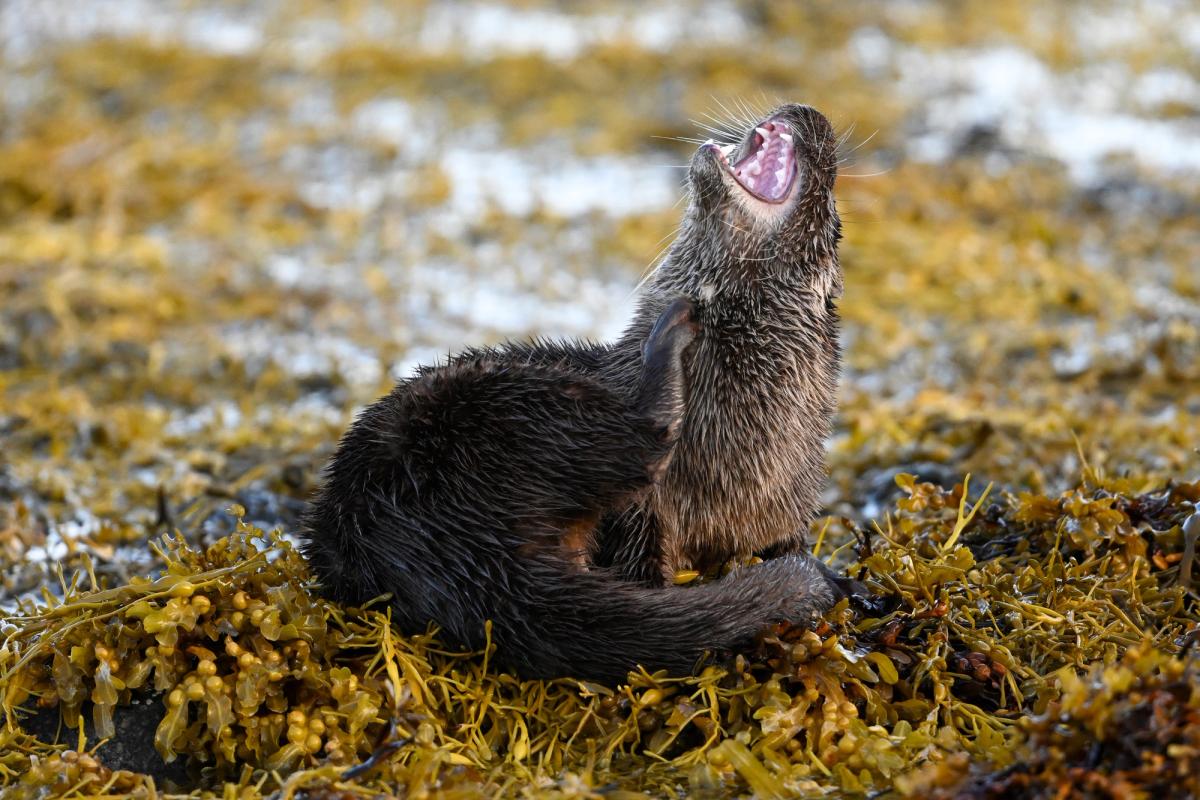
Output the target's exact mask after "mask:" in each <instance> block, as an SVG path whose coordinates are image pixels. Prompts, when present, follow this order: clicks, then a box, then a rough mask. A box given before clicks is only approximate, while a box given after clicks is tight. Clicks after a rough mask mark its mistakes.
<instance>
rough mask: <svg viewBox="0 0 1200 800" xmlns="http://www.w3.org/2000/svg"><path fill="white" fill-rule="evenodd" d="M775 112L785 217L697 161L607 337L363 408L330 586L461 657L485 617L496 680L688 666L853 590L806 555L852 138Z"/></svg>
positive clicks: (490, 358) (318, 540) (475, 366)
mask: <svg viewBox="0 0 1200 800" xmlns="http://www.w3.org/2000/svg"><path fill="white" fill-rule="evenodd" d="M769 118H773V119H776V120H783V121H786V122H787V124H788V125H789V126H790V127H791V129H792V131H793V133H794V137H795V141H794V146H795V149H796V157H797V169H798V170H799V172H798V174H797V177H796V181H797V184H796V186H795V189H794V194H793V196H792V199H791V201H789V202H792V203H794V205H792V206H787V207H786V208H781V209H772V210H771V211H772V214H767V215H763V214H760V213H758V212H757V211H756V210H755V208H754V207H752V206H748V205H746V204H744V203H742V202H741V201H740V200H739V195H738V194H737V193H738V189H737V188H736V187H735V185H734V184H732V183H731V179H730V178H729V177H728V176H727V174H724V173H723V168H722V167H721V165H720V163H719V160H718V157H717V155H716V151H715V149H714V148H711V147H701V148H700V150H699V151H698V152H697V153H696V155H695V156H694V157H693V159H692V164H691V167H690V170H689V195H690V200H691V202H690V205H689V208H688V211H687V213H686V216H685V219H684V224H683V226H682V229H681V233H680V235H679V237H678V239H677V240H676V241H675V243H674V244H673V245H672V246H671V248H670V250H669V252H668V255H667V257H666V258H665V259H664V261H663V263H662V264H661V265H660V266H659V267H658V269H657V270H656V271H655V273H654V274H653V276H652V277H651V278H650V280H649V281H647V282H646V283H645V284H644V286H643V287H642V291H641V297H640V300H639V305H638V310H637V312H636V314H635V316H634V319H633V321H632V322H631V323H630V325H629V327H628V329H627V330H626V332H625V334H624V335H623V336H622V337H621V338H620V339H619V340H618V341H617V342H614V343H612V344H608V345H591V344H586V343H574V342H566V343H555V342H533V343H512V344H508V345H504V346H501V347H498V348H491V349H480V350H470V351H467V352H466V353H464V354H462V355H460V356H457V357H455V358H453V359H451V360H450V362H449V363H447V364H445V365H443V366H440V367H436V368H423V369H421V370H419V371H418V373H417V374H416V375H414V376H413V377H412V378H410V379H408V380H405V381H402V382H401V383H400V384H399V385H397V387H396V388H395V389H394V390H393V391H392V393H391V394H389V395H387V396H386V397H384V398H382V399H381V400H379V401H378V402H377V403H375V404H374V405H373V406H371V407H370V408H368V409H367V410H366V411H364V412H363V414H362V415H361V416H360V417H359V418H358V419H357V420H356V421H355V423H354V424H353V425H352V426H351V428H350V430H349V431H348V432H347V433H346V435H345V436H344V437H343V439H342V442H341V444H340V445H339V447H338V451H337V453H336V455H335V457H334V459H333V461H332V463H331V464H330V467H329V469H328V471H327V474H326V480H325V484H324V486H323V488H322V490H321V492H320V494H319V495H318V497H317V498H316V499H315V501H314V503H313V504H312V507H311V509H310V511H309V514H308V516H307V521H306V534H305V538H306V541H305V544H304V553H305V555H306V556H307V557H308V559H309V560H310V562H311V564H312V566H313V568H314V571H315V572H316V574H317V576H318V578H319V579H320V581H321V584H322V586H323V587H324V589H325V591H326V592H328V593H329V594H331V595H332V596H334V597H336V598H338V599H342V600H348V601H352V602H361V601H365V600H367V599H370V598H371V597H374V596H376V595H379V594H382V593H391V594H392V595H393V598H394V600H393V606H394V618H395V620H396V623H397V624H398V626H399V627H400V628H401V629H403V630H405V631H411V632H417V631H423V630H424V629H425V628H426V626H427V625H428V623H430V622H431V621H432V622H436V623H437V624H438V625H439V626H440V627H441V629H442V632H443V635H444V636H445V637H446V638H448V639H449V640H450V641H452V642H454V643H456V644H460V645H465V646H468V647H480V646H482V645H483V643H484V641H485V639H484V630H485V627H484V624H485V621H486V620H491V621H492V639H493V641H494V642H495V643H496V645H497V652H496V663H499V664H501V665H503V666H506V667H509V668H512V669H514V670H516V671H517V672H519V673H520V674H522V675H525V676H529V677H552V676H558V675H572V676H575V677H579V678H590V679H595V680H603V681H609V682H616V681H619V680H621V679H622V678H624V677H625V675H626V673H627V671H628V670H629V669H631V668H633V667H634V666H635V665H637V664H641V665H643V666H645V667H647V668H648V669H651V670H655V669H664V668H665V669H668V670H670V671H672V672H676V673H681V672H687V671H689V670H690V669H692V668H693V667H694V666H695V664H696V663H697V662H698V661H699V660H701V658H702V657H703V656H704V654H705V653H706V652H708V651H718V652H726V651H730V650H733V649H736V648H738V647H740V646H743V645H745V644H747V643H749V642H750V640H751V639H752V638H753V636H754V635H755V634H756V633H757V632H759V631H760V630H762V629H763V628H764V627H765V626H767V625H768V624H770V623H772V622H776V621H782V620H785V619H787V620H791V621H795V622H801V623H804V622H808V621H810V620H811V619H812V618H813V617H814V616H815V615H816V614H818V613H819V612H820V611H822V610H824V609H825V608H827V607H828V606H829V605H831V604H832V603H833V602H834V600H835V599H836V597H837V596H839V595H840V594H841V592H842V589H841V587H840V586H839V584H840V583H841V581H839V580H837V579H836V578H835V577H834V576H832V575H830V574H829V573H828V571H827V570H825V569H824V568H823V565H820V564H819V563H818V562H816V561H815V560H813V559H811V558H809V557H807V556H805V555H803V545H804V533H805V531H806V530H807V528H808V525H809V523H810V522H811V520H812V517H813V514H814V513H815V509H816V507H817V503H818V500H817V498H818V494H819V492H820V489H821V486H822V483H823V480H824V446H825V440H826V438H827V436H828V434H829V428H830V422H831V418H832V415H833V413H834V409H835V405H836V389H837V377H838V365H839V360H840V354H839V349H838V342H837V323H838V321H837V314H836V311H835V309H834V306H833V299H834V298H836V297H837V296H838V294H840V291H841V280H842V279H841V272H840V267H839V265H838V260H837V243H838V240H839V238H840V223H839V220H838V216H837V211H836V209H835V207H834V200H833V182H834V178H835V175H836V166H837V165H836V144H837V143H836V141H835V140H834V137H833V134H832V130H831V129H830V127H829V124H828V122H826V120H825V118H824V117H822V116H821V115H820V114H819V113H817V112H816V111H814V110H812V109H810V108H807V107H805V106H794V105H789V106H783V107H781V108H779V109H776V110H775V111H774V112H772V113H771V114H770V115H769ZM746 136H747V137H749V138H747V139H746V140H745V142H744V143H743V148H745V147H749V146H750V142H751V141H752V136H753V132H752V131H748V132H747V134H746ZM776 212H778V213H776ZM768 550H769V551H773V552H774V553H776V554H782V555H779V557H777V558H773V559H771V560H769V561H767V562H765V563H763V564H761V565H758V566H755V567H750V568H746V569H742V570H739V571H736V572H734V573H733V574H731V575H730V576H727V577H726V578H724V579H722V580H720V581H717V582H713V583H710V584H706V585H703V586H699V587H696V588H686V589H680V588H674V587H669V586H664V585H663V584H664V583H665V582H666V578H667V577H668V576H669V575H671V574H672V573H673V571H674V570H676V569H678V568H682V567H687V566H697V567H705V566H709V565H712V564H716V563H719V562H721V561H724V560H726V559H728V558H729V557H731V556H734V555H748V554H750V553H752V552H761V551H768Z"/></svg>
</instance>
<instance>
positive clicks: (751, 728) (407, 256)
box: [0, 0, 1200, 800]
mask: <svg viewBox="0 0 1200 800" xmlns="http://www.w3.org/2000/svg"><path fill="white" fill-rule="evenodd" d="M101 5H104V9H106V10H105V11H104V13H101V12H99V11H97V12H93V11H90V10H84V9H78V8H76V7H75V5H74V4H68V3H64V2H60V0H42V1H41V2H33V1H32V0H28V1H27V0H14V2H12V3H8V4H4V5H3V6H0V86H3V90H2V91H0V298H3V300H2V301H0V608H2V609H3V611H2V621H0V639H2V640H3V641H2V643H0V708H2V709H3V715H4V725H3V728H0V794H2V795H3V796H4V797H15V798H26V797H28V798H34V797H37V798H45V797H117V796H140V797H152V796H161V795H174V794H189V793H190V794H192V795H195V796H199V795H200V794H204V793H206V794H208V795H210V796H217V795H220V796H228V797H234V796H236V797H240V798H247V800H252V798H256V797H266V796H273V797H280V798H283V797H293V796H299V795H306V796H316V795H338V796H360V795H361V796H366V795H374V794H379V793H386V792H393V793H400V794H404V793H407V794H409V795H412V796H445V797H456V796H463V797H473V796H478V795H479V794H485V795H493V796H528V797H609V798H628V797H637V796H642V795H643V794H644V795H646V796H652V797H663V796H680V795H690V796H697V797H704V796H711V797H737V796H748V795H755V796H759V797H772V796H779V797H783V796H796V795H799V796H839V795H841V796H861V795H866V794H870V795H873V796H885V797H979V798H984V797H1017V798H1023V797H1025V798H1043V797H1045V798H1050V797H1057V796H1060V793H1062V792H1074V796H1081V797H1095V798H1109V797H1121V798H1126V797H1130V798H1137V797H1153V796H1155V795H1160V796H1177V795H1181V794H1187V793H1189V792H1190V793H1192V794H1200V785H1198V784H1197V778H1195V777H1194V775H1197V774H1200V769H1198V768H1197V766H1198V765H1197V763H1196V761H1197V758H1200V691H1198V690H1200V665H1198V662H1197V657H1196V655H1195V642H1196V638H1197V636H1198V635H1200V634H1197V630H1200V606H1198V605H1197V598H1196V592H1195V589H1194V584H1193V581H1194V580H1195V578H1194V575H1195V570H1196V567H1195V564H1194V556H1195V541H1194V540H1195V538H1196V536H1197V535H1200V517H1197V516H1196V514H1197V505H1198V504H1200V456H1198V453H1197V447H1198V446H1200V334H1198V333H1197V331H1200V273H1198V272H1197V269H1196V263H1197V262H1196V253H1197V252H1200V227H1198V226H1197V222H1196V220H1197V219H1200V196H1198V194H1197V191H1196V172H1197V171H1198V170H1200V163H1198V161H1200V156H1197V154H1196V150H1195V145H1194V142H1195V141H1196V125H1197V122H1196V121H1197V119H1200V81H1197V79H1196V77H1195V74H1194V53H1195V46H1196V39H1195V36H1196V35H1197V34H1196V31H1200V16H1197V13H1196V12H1195V11H1194V10H1191V9H1188V8H1187V7H1186V6H1180V7H1177V8H1175V10H1174V11H1168V12H1164V11H1163V10H1162V9H1160V8H1159V7H1158V5H1156V4H1140V3H1133V2H1113V3H1109V4H1106V5H1105V6H1104V8H1103V9H1101V10H1097V9H1096V7H1095V6H1093V4H1090V3H1082V2H1080V3H1075V2H1068V3H1062V4H1056V5H1055V6H1054V8H1053V9H1047V8H1045V7H1044V5H1043V4H1039V3H1034V2H1017V3H1012V4H968V5H965V6H959V5H957V4H954V5H951V4H936V3H896V4H888V5H887V7H886V8H885V9H882V10H881V9H880V7H879V6H878V5H877V4H870V3H865V2H864V3H860V2H847V3H837V4H812V5H811V6H805V5H802V4H785V3H743V4H736V5H735V4H729V3H722V2H716V1H715V0H712V1H709V0H706V1H705V2H683V1H682V0H680V1H679V2H670V3H666V4H662V10H658V11H655V12H654V13H649V12H639V9H638V8H635V7H634V6H633V5H632V4H627V3H623V2H617V1H616V0H613V1H612V2H606V1H604V0H601V1H599V2H595V3H591V4H588V5H586V6H583V5H581V6H578V7H575V6H572V7H571V8H569V9H564V8H562V7H560V6H559V5H558V4H549V3H540V2H520V3H512V4H504V3H498V2H497V3H484V2H473V3H457V4H454V3H452V4H425V3H417V2H405V3H399V4H394V5H387V6H385V5H381V4H377V3H373V2H367V0H352V2H347V3H342V4H338V6H337V10H332V9H331V7H329V6H328V5H327V4H322V3H316V2H307V1H302V2H298V3H294V4H288V5H287V8H286V9H284V8H283V7H282V6H280V7H277V6H275V5H273V4H271V3H264V4H248V3H234V2H228V3H226V2H213V3H195V2H186V1H185V0H167V1H164V2H161V3H159V2H155V3H142V2H135V1H134V0H130V2H128V3H123V4H122V3H109V4H97V8H99V7H100V6H101ZM1167 5H1169V4H1163V6H1164V7H1166V6H1167ZM451 6H452V7H453V8H452V9H451V11H452V12H453V13H451V11H446V10H445V8H448V7H451ZM530 31H532V33H530ZM749 53H753V54H754V57H750V56H749V55H748V54H749ZM631 87H632V88H631ZM776 98H779V99H786V100H799V101H803V102H808V103H811V104H812V105H814V106H816V107H817V108H819V109H821V110H822V111H824V112H826V113H827V114H828V115H829V116H830V118H831V119H833V120H834V122H835V124H838V125H840V127H841V128H842V130H848V131H849V138H848V142H847V145H846V155H847V162H846V163H845V164H844V165H843V168H842V177H841V178H839V184H838V191H837V194H838V202H839V209H840V211H841V213H842V215H843V217H844V219H845V221H846V238H845V241H844V243H843V249H842V261H843V265H844V268H845V272H846V294H845V297H844V298H842V300H841V301H840V303H839V307H840V309H841V312H842V315H843V319H844V323H845V325H844V345H845V350H846V361H847V364H846V370H845V375H844V379H843V384H842V389H841V402H840V409H839V416H838V420H837V427H836V430H835V434H834V437H833V439H832V441H831V443H830V471H831V474H830V480H829V485H828V489H827V492H826V495H825V497H824V498H823V501H824V505H825V509H826V514H825V515H824V516H822V517H821V518H820V519H819V520H818V521H817V523H816V525H815V526H814V529H813V531H812V535H811V540H812V541H813V542H814V544H815V547H816V548H817V549H818V554H819V555H820V556H821V557H823V558H826V559H828V560H830V562H831V563H833V564H835V565H836V566H837V567H838V568H839V569H849V570H851V571H852V572H853V573H854V574H856V575H857V574H859V573H861V574H862V575H863V577H864V578H865V579H866V580H867V581H868V582H869V583H870V584H871V585H872V586H874V587H875V588H876V590H877V591H879V592H880V593H883V594H887V595H889V596H891V597H892V598H893V602H894V603H895V606H896V607H895V609H894V610H893V611H892V612H890V613H889V614H888V615H886V616H884V617H881V618H879V619H861V618H856V617H855V616H854V615H853V614H851V613H850V612H849V611H847V610H846V609H841V608H839V609H836V610H835V611H834V612H832V613H831V614H830V615H829V617H828V620H827V622H826V625H825V626H823V627H822V628H821V629H820V630H819V631H815V632H809V633H805V632H800V631H795V630H790V629H786V628H780V629H778V630H773V631H767V632H765V634H764V637H763V639H762V641H761V643H760V645H759V646H758V648H757V649H756V650H755V651H754V652H748V653H744V654H741V656H739V657H738V658H737V659H736V660H735V661H734V662H732V663H731V664H729V665H709V666H707V667H706V668H705V669H704V670H703V671H701V672H700V674H699V675H698V676H696V677H693V678H687V679H666V678H663V677H662V676H651V675H633V676H631V679H630V683H629V685H627V686H623V687H619V688H618V687H600V686H594V685H590V684H580V683H579V682H576V681H556V682H549V683H542V682H525V683H521V682H519V681H517V680H516V679H514V678H512V677H509V676H504V675H497V674H494V673H490V672H489V671H487V670H486V669H485V666H486V659H487V657H486V656H484V655H480V654H461V653H449V652H446V651H445V649H444V648H442V647H441V646H440V645H439V643H438V642H437V639H436V636H435V635H430V636H423V637H410V638H406V637H400V636H399V635H397V634H395V633H394V632H392V631H391V630H390V628H389V627H388V625H387V622H386V616H385V614H384V612H383V611H381V609H383V608H384V606H383V605H382V604H379V605H377V606H373V607H372V608H368V609H365V610H362V609H347V608H339V607H335V606H332V605H330V604H328V603H326V602H324V601H323V600H321V599H320V598H318V597H317V596H316V595H315V594H314V593H313V592H312V590H311V584H310V578H309V575H308V573H307V571H306V568H305V565H304V564H303V561H302V560H301V559H300V558H299V557H298V556H297V555H296V553H295V551H294V550H293V549H292V544H291V541H292V540H291V534H292V533H294V531H295V529H296V524H297V518H298V515H299V512H300V510H301V509H302V507H303V503H304V501H305V498H306V497H307V496H308V494H309V492H310V491H311V490H312V487H313V485H314V484H315V481H316V480H317V479H318V475H319V470H320V468H321V466H322V464H323V463H324V461H325V459H326V458H327V457H328V455H329V454H330V452H331V450H332V447H333V445H334V443H335V442H336V440H337V437H338V435H339V434H340V433H341V431H342V430H343V429H344V428H345V426H346V425H347V424H348V422H349V420H350V419H351V418H352V416H353V414H354V413H355V411H356V409H358V408H361V407H362V406H363V405H364V404H365V403H368V402H370V401H371V400H373V399H374V398H375V397H376V396H378V395H379V394H381V393H382V392H383V391H386V390H387V389H388V388H389V386H390V384H391V382H392V381H393V380H394V379H395V378H396V377H397V376H400V375H404V374H406V373H407V371H408V370H409V369H410V368H411V366H412V365H413V364H415V363H420V362H423V363H429V362H432V361H434V360H436V359H437V358H439V357H443V356H444V355H445V354H446V352H447V351H448V350H453V349H457V348H459V347H462V346H464V345H467V344H483V343H486V342H490V341H498V340H500V339H504V338H510V337H516V338H519V337H524V336H530V335H562V336H588V337H608V336H612V335H614V333H616V332H617V331H619V330H620V326H621V324H622V323H623V321H624V320H625V319H626V318H627V316H628V313H629V309H628V302H629V299H630V297H631V295H632V289H633V287H634V286H635V285H636V283H637V281H638V279H639V277H640V275H641V274H642V271H643V270H644V269H646V268H649V266H650V265H651V259H652V258H653V256H654V254H655V253H656V252H658V250H659V249H660V248H661V247H662V246H663V245H664V244H665V243H666V242H667V241H669V239H670V237H671V235H672V231H673V229H674V226H675V225H676V224H677V223H678V215H679V209H678V208H675V207H673V204H674V203H675V202H676V200H677V199H678V197H679V191H680V189H679V181H680V176H681V174H682V172H681V171H680V170H678V169H672V168H671V167H670V165H673V164H682V163H684V162H685V161H686V159H687V157H688V154H689V153H690V151H691V148H692V147H693V145H692V144H691V143H689V142H685V141H677V140H676V139H677V138H688V137H699V138H700V139H701V140H703V139H705V138H707V136H708V133H707V132H705V131H704V130H703V129H702V128H701V127H700V124H699V123H705V122H707V121H708V120H707V118H706V117H705V116H704V114H705V113H711V114H713V115H715V116H718V117H720V116H723V115H725V113H726V112H725V111H723V110H722V104H725V105H727V106H730V107H731V108H735V107H736V104H737V103H739V102H749V103H760V102H761V103H763V104H766V105H770V104H771V103H773V102H774V100H775V99H776ZM693 119H694V120H695V122H693V121H691V120H693ZM1189 143H1191V144H1189ZM968 476H970V477H969V480H968ZM1189 520H1190V521H1189ZM687 590H688V589H687V587H683V588H681V589H680V591H687ZM18 707H20V708H21V709H24V711H23V712H18V711H17V708H18ZM25 712H28V714H29V716H24V714H25ZM60 718H61V719H63V720H64V721H65V724H63V725H61V726H60V724H59V719H60ZM18 720H22V725H23V726H24V728H25V729H24V730H22V729H20V727H19V726H18V725H17V722H18ZM77 722H78V723H81V727H73V725H74V724H75V723H77ZM109 734H112V738H111V740H110V741H109V743H108V744H106V745H102V746H100V745H101V742H102V740H104V739H105V737H106V736H108V735H109ZM55 735H57V736H58V741H59V742H60V744H58V745H54V746H50V745H47V744H45V742H46V741H49V740H50V739H51V738H52V737H54V736H55ZM98 746H100V747H99V749H97V747H98ZM173 755H174V756H176V757H175V759H174V760H173V761H171V762H170V763H165V762H163V758H164V757H168V758H169V757H171V756H173ZM118 767H119V768H118ZM347 771H349V774H348V775H347ZM399 787H403V788H399ZM639 793H640V794H639Z"/></svg>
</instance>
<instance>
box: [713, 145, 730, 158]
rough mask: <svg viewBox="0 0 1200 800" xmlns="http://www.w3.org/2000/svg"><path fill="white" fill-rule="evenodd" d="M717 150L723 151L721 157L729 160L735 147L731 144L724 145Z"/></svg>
mask: <svg viewBox="0 0 1200 800" xmlns="http://www.w3.org/2000/svg"><path fill="white" fill-rule="evenodd" d="M717 149H718V150H720V151H721V155H723V156H725V157H726V158H729V154H730V153H732V152H733V145H731V144H727V145H722V146H721V147H718V148H717Z"/></svg>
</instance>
